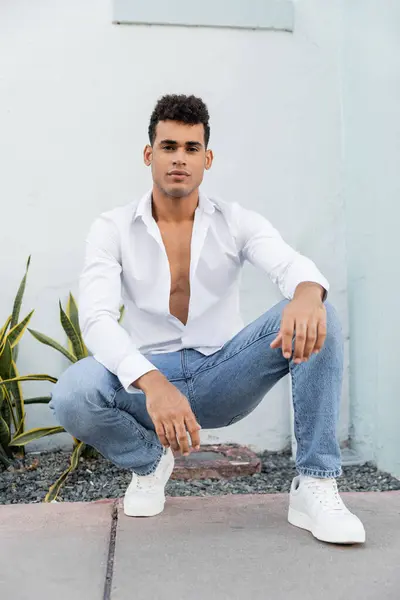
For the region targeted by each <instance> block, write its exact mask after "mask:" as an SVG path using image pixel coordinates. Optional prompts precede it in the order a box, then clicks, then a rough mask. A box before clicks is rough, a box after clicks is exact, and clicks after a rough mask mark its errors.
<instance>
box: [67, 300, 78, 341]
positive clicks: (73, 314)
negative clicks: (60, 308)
mask: <svg viewBox="0 0 400 600" xmlns="http://www.w3.org/2000/svg"><path fill="white" fill-rule="evenodd" d="M67 315H68V317H69V318H70V321H71V323H72V325H73V326H74V328H75V331H76V333H77V334H78V335H79V336H81V335H82V333H81V327H80V325H79V311H78V306H77V304H76V300H75V298H74V297H73V295H72V294H71V293H70V294H69V297H68V304H67Z"/></svg>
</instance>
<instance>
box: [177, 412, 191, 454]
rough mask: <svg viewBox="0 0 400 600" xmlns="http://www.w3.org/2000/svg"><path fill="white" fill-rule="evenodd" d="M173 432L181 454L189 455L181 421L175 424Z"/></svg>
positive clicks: (184, 428) (186, 437)
mask: <svg viewBox="0 0 400 600" xmlns="http://www.w3.org/2000/svg"><path fill="white" fill-rule="evenodd" d="M175 432H176V439H177V440H178V443H179V447H180V450H181V453H182V454H184V455H185V456H187V455H188V454H189V442H188V436H187V433H186V427H185V425H184V422H183V420H182V421H179V422H176V423H175Z"/></svg>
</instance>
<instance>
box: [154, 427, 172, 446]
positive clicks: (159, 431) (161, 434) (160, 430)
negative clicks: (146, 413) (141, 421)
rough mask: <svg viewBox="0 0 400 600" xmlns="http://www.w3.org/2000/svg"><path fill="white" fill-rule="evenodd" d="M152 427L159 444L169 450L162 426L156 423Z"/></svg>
mask: <svg viewBox="0 0 400 600" xmlns="http://www.w3.org/2000/svg"><path fill="white" fill-rule="evenodd" d="M154 427H155V430H156V434H157V435H158V439H159V440H160V442H161V444H162V445H163V446H164V448H169V441H168V440H167V436H166V435H165V429H164V426H163V424H162V423H160V422H159V421H158V422H157V423H154Z"/></svg>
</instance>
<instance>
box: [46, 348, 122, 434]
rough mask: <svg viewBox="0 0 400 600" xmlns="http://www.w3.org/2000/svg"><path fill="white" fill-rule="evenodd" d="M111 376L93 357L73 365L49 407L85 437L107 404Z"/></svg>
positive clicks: (62, 377) (70, 431)
mask: <svg viewBox="0 0 400 600" xmlns="http://www.w3.org/2000/svg"><path fill="white" fill-rule="evenodd" d="M110 376H111V373H109V372H108V371H107V370H106V369H105V368H104V367H103V366H102V365H100V364H99V363H98V362H97V361H95V359H94V358H92V357H90V358H87V359H84V360H82V361H79V362H78V363H75V364H74V365H72V366H71V367H69V369H67V370H66V371H65V372H64V373H63V374H62V375H61V377H60V378H59V380H58V382H57V383H56V384H55V386H54V388H53V391H52V394H51V401H50V403H49V407H50V408H51V410H52V411H53V412H54V414H55V416H56V418H57V420H58V422H59V423H60V425H62V427H64V428H65V429H66V430H67V431H68V432H69V433H71V435H74V436H75V437H77V438H79V439H84V438H85V437H87V429H88V428H89V429H91V428H93V427H94V426H95V422H96V412H100V411H102V410H103V409H104V407H105V402H104V397H107V391H108V389H109V381H108V380H109V379H110Z"/></svg>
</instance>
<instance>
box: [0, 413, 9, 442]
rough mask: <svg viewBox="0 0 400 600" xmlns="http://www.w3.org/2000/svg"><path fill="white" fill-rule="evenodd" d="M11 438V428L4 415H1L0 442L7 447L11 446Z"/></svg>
mask: <svg viewBox="0 0 400 600" xmlns="http://www.w3.org/2000/svg"><path fill="white" fill-rule="evenodd" d="M10 439H11V433H10V428H9V426H8V425H7V423H6V422H5V420H4V419H3V417H2V416H1V415H0V444H1V445H2V446H3V447H5V448H7V446H9V444H10Z"/></svg>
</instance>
